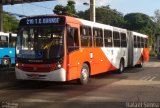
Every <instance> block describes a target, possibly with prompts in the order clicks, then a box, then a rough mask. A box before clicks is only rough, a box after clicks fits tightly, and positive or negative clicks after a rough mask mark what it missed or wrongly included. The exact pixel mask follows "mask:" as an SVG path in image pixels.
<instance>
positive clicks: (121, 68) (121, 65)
mask: <svg viewBox="0 0 160 108" xmlns="http://www.w3.org/2000/svg"><path fill="white" fill-rule="evenodd" d="M123 68H124V67H123V63H122V62H121V64H120V71H121V72H122V71H123Z"/></svg>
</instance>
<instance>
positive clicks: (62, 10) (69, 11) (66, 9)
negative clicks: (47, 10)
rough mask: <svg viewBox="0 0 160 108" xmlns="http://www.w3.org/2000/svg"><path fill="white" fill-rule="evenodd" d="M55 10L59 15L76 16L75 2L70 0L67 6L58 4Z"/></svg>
mask: <svg viewBox="0 0 160 108" xmlns="http://www.w3.org/2000/svg"><path fill="white" fill-rule="evenodd" d="M53 12H54V13H55V14H57V15H68V16H73V17H75V16H76V9H75V2H74V1H68V3H67V6H62V5H56V6H55V7H54V9H53Z"/></svg>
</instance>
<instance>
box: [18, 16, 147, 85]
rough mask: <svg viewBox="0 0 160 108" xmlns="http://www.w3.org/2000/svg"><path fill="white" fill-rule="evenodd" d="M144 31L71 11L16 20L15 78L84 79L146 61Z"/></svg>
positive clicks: (120, 71) (119, 70) (83, 81)
mask: <svg viewBox="0 0 160 108" xmlns="http://www.w3.org/2000/svg"><path fill="white" fill-rule="evenodd" d="M147 40H148V36H147V35H144V34H140V33H137V32H132V31H128V30H126V29H122V28H117V27H113V26H110V25H104V24H100V23H95V22H91V21H86V20H82V19H79V18H74V17H69V16H54V15H46V16H33V17H27V18H24V19H22V20H21V21H20V25H19V33H18V36H17V45H16V57H17V61H16V62H17V63H16V68H15V72H16V78H17V79H19V80H42V81H63V82H64V81H70V80H75V79H77V80H78V82H79V83H80V84H86V83H87V82H88V80H89V76H91V75H96V74H99V73H104V72H108V71H111V70H117V71H116V72H119V73H122V72H123V70H124V68H125V67H133V66H135V65H138V66H140V67H142V66H143V62H144V61H148V60H149V48H148V47H147V43H148V42H147Z"/></svg>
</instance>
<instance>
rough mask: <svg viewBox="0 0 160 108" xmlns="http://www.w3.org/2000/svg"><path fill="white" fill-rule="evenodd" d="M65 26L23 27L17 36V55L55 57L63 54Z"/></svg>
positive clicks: (41, 57)
mask: <svg viewBox="0 0 160 108" xmlns="http://www.w3.org/2000/svg"><path fill="white" fill-rule="evenodd" d="M63 35H64V27H62V26H50V27H46V26H43V27H30V28H27V27H26V28H25V27H24V28H21V30H20V32H19V34H18V36H17V57H19V58H28V59H53V58H59V57H61V56H63Z"/></svg>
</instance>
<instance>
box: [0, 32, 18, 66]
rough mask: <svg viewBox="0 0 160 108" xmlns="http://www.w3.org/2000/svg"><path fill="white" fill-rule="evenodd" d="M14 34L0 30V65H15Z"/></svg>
mask: <svg viewBox="0 0 160 108" xmlns="http://www.w3.org/2000/svg"><path fill="white" fill-rule="evenodd" d="M16 36H17V35H16V34H12V33H4V32H0V66H1V67H10V66H14V65H15V44H16Z"/></svg>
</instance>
